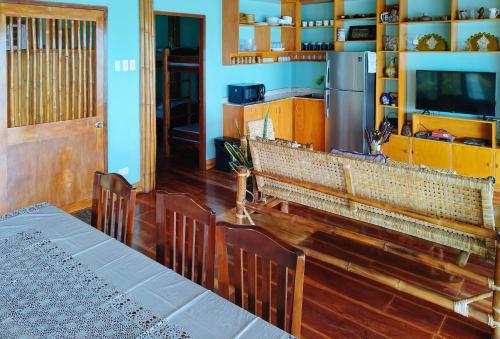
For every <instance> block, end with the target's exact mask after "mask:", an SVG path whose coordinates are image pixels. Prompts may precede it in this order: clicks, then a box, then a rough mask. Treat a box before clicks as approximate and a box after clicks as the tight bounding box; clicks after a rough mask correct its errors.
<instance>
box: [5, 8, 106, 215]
mask: <svg viewBox="0 0 500 339" xmlns="http://www.w3.org/2000/svg"><path fill="white" fill-rule="evenodd" d="M12 4H15V5H29V6H39V7H45V8H59V9H61V10H65V9H67V10H79V9H80V10H86V11H88V10H92V11H99V12H102V13H101V15H102V17H101V18H102V33H101V37H102V44H101V48H100V50H97V45H96V62H100V61H101V58H102V65H101V66H100V67H99V66H98V65H97V64H96V68H97V69H100V70H101V73H102V74H101V76H100V77H98V75H97V74H96V92H97V93H99V92H100V93H101V98H102V100H101V101H100V102H99V101H97V102H96V110H97V111H99V110H100V111H102V121H103V133H102V137H99V136H96V137H97V147H99V149H102V159H99V160H98V163H96V170H100V171H105V172H107V170H108V127H107V126H108V93H107V87H108V74H107V71H108V67H107V59H108V50H107V36H108V8H107V7H105V6H95V5H80V4H70V3H60V2H47V1H35V0H0V10H1V7H2V5H12ZM51 15H52V14H50V11H48V10H47V11H46V13H45V14H44V12H41V14H40V15H39V16H40V17H46V16H48V17H50V16H51ZM0 17H1V16H0ZM0 20H1V18H0ZM5 28H6V22H5V21H0V55H5V54H6V46H5V44H6V37H5V32H4V30H5ZM96 28H97V26H96ZM96 34H97V32H96ZM99 80H101V81H99ZM2 94H5V97H7V95H6V94H7V61H6V59H5V58H0V95H2ZM96 100H97V97H96ZM7 105H8V104H7V100H4V101H3V102H2V103H0V184H1V186H2V187H6V185H4V183H6V181H7V165H6V164H7V151H8V140H7V139H8V130H9V129H8V126H7V111H8V110H7ZM97 117H98V115H97ZM0 199H2V200H4V199H8V192H5V191H3V190H0ZM89 201H90V200H89ZM82 207H86V206H82ZM0 209H1V205H0Z"/></svg>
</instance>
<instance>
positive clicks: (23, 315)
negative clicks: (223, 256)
mask: <svg viewBox="0 0 500 339" xmlns="http://www.w3.org/2000/svg"><path fill="white" fill-rule="evenodd" d="M0 337H8V338H60V337H66V338H288V337H289V335H288V334H287V333H285V332H283V331H281V330H280V329H278V328H276V327H274V326H272V325H270V324H269V323H267V322H265V321H263V320H262V319H260V318H258V317H255V316H254V315H252V314H250V313H248V312H246V311H245V310H243V309H241V308H239V307H237V306H236V305H234V304H232V303H230V302H228V301H226V300H224V299H222V298H220V297H219V296H217V295H216V294H214V293H212V292H210V291H208V290H206V289H204V288H203V287H201V286H198V285H196V284H194V283H192V282H191V281H189V280H187V279H185V278H183V277H182V276H180V275H178V274H177V273H175V272H173V271H171V270H169V269H167V268H165V267H164V266H162V265H159V264H158V263H156V262H155V261H153V260H151V259H149V258H147V257H145V256H144V255H142V254H141V253H139V252H137V251H135V250H133V249H130V248H128V247H127V246H125V245H123V244H121V243H120V242H118V241H116V240H114V239H111V238H109V237H108V236H106V235H105V234H103V233H101V232H99V231H97V230H95V229H94V228H92V227H90V226H89V225H87V224H85V223H83V222H81V221H79V220H77V219H75V218H73V217H72V216H70V215H69V214H66V213H64V212H62V211H61V210H59V209H57V208H55V207H53V206H51V205H48V204H39V205H35V206H30V207H27V208H24V209H21V210H18V211H15V212H12V213H9V214H7V215H4V216H0Z"/></svg>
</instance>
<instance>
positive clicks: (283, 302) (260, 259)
mask: <svg viewBox="0 0 500 339" xmlns="http://www.w3.org/2000/svg"><path fill="white" fill-rule="evenodd" d="M228 256H231V257H232V269H230V267H229V260H228ZM217 260H218V266H217V269H218V273H219V274H218V290H219V294H220V295H221V296H222V297H224V298H226V299H228V300H231V299H232V298H231V296H230V293H229V290H230V286H232V287H234V303H236V304H237V305H238V306H240V307H243V308H245V309H246V310H248V311H249V312H252V313H253V314H255V315H257V316H260V317H261V318H263V319H264V320H266V321H268V322H270V323H273V324H275V325H276V326H278V327H279V328H281V329H283V330H285V331H288V332H289V333H291V334H292V335H294V336H296V337H300V327H301V323H302V292H303V286H304V264H305V255H304V253H303V252H302V251H301V250H299V249H296V248H294V247H292V246H290V245H288V244H286V243H285V242H283V241H282V240H280V239H278V238H276V237H275V236H273V235H272V234H270V233H269V232H267V231H266V230H264V229H262V228H260V227H255V226H236V225H232V224H229V223H224V222H223V223H219V224H217ZM245 271H246V272H245ZM290 277H292V279H290ZM273 282H275V283H276V286H273V285H274V284H273ZM274 293H276V295H275V296H274V295H273V294H274ZM231 301H233V300H231ZM259 301H260V303H259ZM274 301H276V304H275V305H273V302H274ZM259 305H261V306H260V307H259ZM274 308H275V309H276V316H274V317H273V316H271V313H272V312H271V309H274Z"/></svg>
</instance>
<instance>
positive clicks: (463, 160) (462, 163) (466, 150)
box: [452, 144, 495, 178]
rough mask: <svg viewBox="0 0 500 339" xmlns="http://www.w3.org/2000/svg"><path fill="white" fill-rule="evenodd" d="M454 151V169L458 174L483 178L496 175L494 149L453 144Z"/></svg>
mask: <svg viewBox="0 0 500 339" xmlns="http://www.w3.org/2000/svg"><path fill="white" fill-rule="evenodd" d="M452 150H453V151H452V160H453V169H454V170H455V171H456V172H457V173H459V174H463V175H468V176H474V177H483V178H484V177H489V176H493V175H495V173H494V172H495V171H494V166H493V164H494V161H495V154H494V152H495V151H494V150H493V149H491V148H486V147H477V146H469V145H460V144H453V145H452Z"/></svg>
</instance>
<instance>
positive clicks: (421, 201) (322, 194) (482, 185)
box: [235, 140, 500, 338]
mask: <svg viewBox="0 0 500 339" xmlns="http://www.w3.org/2000/svg"><path fill="white" fill-rule="evenodd" d="M249 142H250V151H251V153H252V159H253V164H254V168H253V169H252V170H251V171H250V170H248V169H246V168H239V169H238V173H237V174H238V184H237V187H238V188H237V197H236V200H237V201H236V210H235V218H236V221H237V222H239V223H243V222H244V220H245V219H246V218H248V219H249V220H250V221H251V220H252V215H251V214H252V213H258V214H264V215H271V216H274V217H278V218H280V219H287V220H288V221H291V222H300V223H301V224H302V225H308V226H310V227H313V228H314V227H316V228H318V229H321V230H328V229H329V227H328V225H325V224H321V223H320V222H318V221H313V220H310V219H306V218H301V217H300V216H299V215H291V214H289V213H288V202H293V203H296V204H299V205H303V206H307V207H310V208H313V209H317V210H320V211H322V212H327V213H331V214H334V215H340V216H342V217H346V218H350V219H354V220H358V221H361V222H366V223H369V224H373V225H377V226H380V227H383V228H385V229H389V230H392V231H396V232H400V233H404V234H406V235H410V236H413V237H417V238H420V239H424V240H427V241H431V242H432V243H435V244H440V245H444V246H447V247H451V248H453V249H457V250H459V251H460V255H459V256H458V258H457V262H456V263H452V262H449V261H444V260H442V259H440V258H436V257H434V256H432V255H429V254H425V253H415V251H413V250H405V249H404V248H401V246H400V245H397V244H391V243H389V242H387V241H382V240H380V239H377V238H374V237H371V236H369V235H366V234H361V233H356V232H352V231H348V230H345V229H341V228H338V227H332V228H330V233H332V234H335V235H338V236H340V237H345V238H347V239H350V240H353V241H357V242H360V243H362V244H364V245H369V246H374V247H378V248H381V249H383V250H385V251H392V252H391V253H393V254H395V255H398V256H399V257H401V258H406V259H408V258H411V259H412V260H413V261H416V262H418V263H421V264H425V265H427V266H430V267H433V268H436V269H439V270H442V271H444V272H447V273H450V274H453V275H457V276H462V277H466V278H467V279H471V280H472V281H474V282H475V283H478V284H480V285H481V286H484V287H485V290H486V291H487V292H485V293H481V294H478V295H472V296H470V297H468V298H465V299H459V300H455V299H452V298H450V297H448V296H444V295H442V294H440V293H438V292H436V291H435V290H432V289H426V288H423V287H422V286H420V285H418V284H415V283H413V282H411V281H403V280H402V279H399V278H396V277H394V276H391V275H388V274H385V273H384V272H381V271H377V270H374V269H373V268H367V267H362V266H360V265H359V264H353V263H350V262H347V261H345V260H342V259H339V258H335V257H333V256H332V255H325V254H324V253H321V252H317V251H315V250H313V249H311V248H307V249H304V250H305V252H306V255H307V256H310V257H314V258H316V259H319V260H322V261H325V262H327V263H329V264H332V265H334V266H336V267H338V268H341V269H345V270H347V271H350V272H353V273H356V274H359V275H361V276H364V277H366V278H369V279H372V280H374V281H377V282H379V283H382V284H385V285H388V286H391V287H394V288H397V289H398V290H400V291H402V292H406V293H409V294H411V295H413V296H416V297H419V298H421V299H423V300H426V301H428V302H431V303H434V304H437V305H439V306H442V307H444V308H446V309H449V310H451V311H454V312H456V313H458V314H461V315H463V316H465V317H471V318H474V319H476V320H478V321H480V322H482V323H484V324H487V325H489V326H490V327H491V328H494V337H495V338H500V330H499V328H498V327H499V326H500V260H499V259H498V258H500V251H499V249H498V248H497V243H498V234H497V231H496V227H495V211H494V206H493V188H494V179H493V178H487V179H478V178H470V177H465V176H460V175H456V174H452V173H447V172H444V171H437V170H432V169H427V168H420V167H417V166H412V165H408V164H402V163H397V162H392V161H389V162H388V163H386V164H382V163H379V162H373V161H366V160H360V159H354V158H350V157H344V156H339V155H333V154H329V153H323V152H316V151H312V150H308V149H303V148H292V147H288V146H283V145H280V144H277V143H276V142H273V141H263V140H251V141H249ZM251 174H253V175H254V176H255V181H256V184H257V192H258V193H259V195H260V198H259V199H254V200H253V201H247V200H246V184H247V178H248V177H249V176H250V175H251ZM275 207H280V209H276V208H275ZM292 224H293V223H292ZM289 233H293V232H289ZM289 235H290V234H289ZM292 240H293V237H292ZM295 240H296V241H295V242H296V244H295V245H297V244H300V242H299V241H298V239H295ZM470 254H474V255H477V256H480V257H482V258H485V259H486V260H488V261H492V262H494V265H495V266H494V267H495V269H494V274H493V276H485V275H482V274H479V273H477V272H473V271H471V270H469V269H467V268H466V265H467V261H468V258H469V255H470ZM491 297H492V312H486V311H484V310H480V309H477V308H475V307H469V304H471V303H473V302H477V301H482V302H484V301H485V300H487V299H489V298H491Z"/></svg>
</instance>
